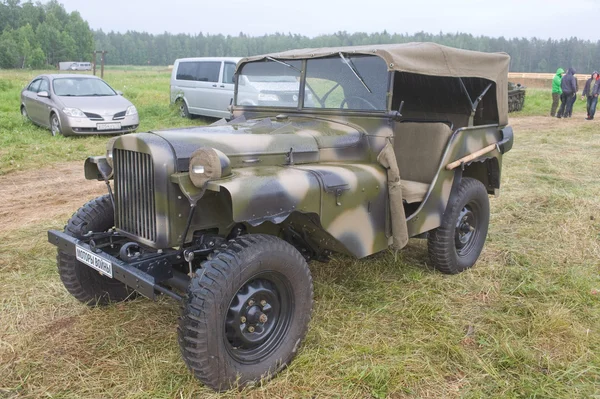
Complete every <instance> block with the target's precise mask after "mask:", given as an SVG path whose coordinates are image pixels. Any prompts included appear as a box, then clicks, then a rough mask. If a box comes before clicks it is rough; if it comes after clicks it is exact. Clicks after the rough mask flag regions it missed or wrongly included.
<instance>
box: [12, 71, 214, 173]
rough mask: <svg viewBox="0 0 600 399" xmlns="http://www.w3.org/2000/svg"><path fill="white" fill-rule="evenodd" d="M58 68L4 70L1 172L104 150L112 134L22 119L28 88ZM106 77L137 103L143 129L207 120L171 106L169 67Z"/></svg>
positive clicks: (117, 88) (72, 158) (77, 158)
mask: <svg viewBox="0 0 600 399" xmlns="http://www.w3.org/2000/svg"><path fill="white" fill-rule="evenodd" d="M55 72H56V71H14V70H0V129H1V131H2V134H0V175H2V174H5V173H8V172H11V171H16V170H25V169H29V168H33V167H38V166H39V165H44V164H48V163H52V162H59V161H69V160H82V159H85V157H87V156H88V155H97V154H102V153H104V147H105V143H106V142H107V140H108V138H107V137H106V136H92V137H52V136H51V134H50V131H49V130H46V129H43V128H40V127H37V126H36V125H34V124H32V123H31V122H28V121H24V120H23V119H22V117H21V115H20V113H19V106H20V93H21V90H22V88H23V87H25V86H26V85H27V83H28V82H29V81H30V80H31V79H33V78H34V77H35V76H37V75H39V74H41V73H55ZM98 74H99V72H98ZM104 78H105V80H106V81H107V82H108V83H109V84H110V85H111V86H112V87H113V88H114V89H115V90H121V91H122V92H123V94H124V96H125V97H126V98H127V99H129V100H130V101H131V102H132V103H133V104H134V105H135V106H136V107H137V109H138V112H139V116H140V126H139V128H138V131H148V130H152V129H161V128H166V127H173V126H191V125H202V124H206V123H207V121H206V120H205V119H203V118H198V119H193V120H188V119H182V118H181V117H180V116H179V114H178V113H177V110H176V109H174V108H173V107H171V106H170V105H169V80H170V72H169V71H168V70H166V68H156V67H154V68H150V67H142V68H125V69H120V70H117V69H115V70H112V69H110V70H107V71H105V74H104Z"/></svg>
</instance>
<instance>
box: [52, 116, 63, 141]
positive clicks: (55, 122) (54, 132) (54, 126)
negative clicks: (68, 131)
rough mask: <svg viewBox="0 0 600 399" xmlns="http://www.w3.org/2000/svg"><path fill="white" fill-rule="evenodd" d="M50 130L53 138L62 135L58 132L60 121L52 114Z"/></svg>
mask: <svg viewBox="0 0 600 399" xmlns="http://www.w3.org/2000/svg"><path fill="white" fill-rule="evenodd" d="M50 130H51V131H52V135H53V136H56V135H60V134H62V132H61V131H60V120H59V119H58V116H57V115H56V114H52V116H51V117H50Z"/></svg>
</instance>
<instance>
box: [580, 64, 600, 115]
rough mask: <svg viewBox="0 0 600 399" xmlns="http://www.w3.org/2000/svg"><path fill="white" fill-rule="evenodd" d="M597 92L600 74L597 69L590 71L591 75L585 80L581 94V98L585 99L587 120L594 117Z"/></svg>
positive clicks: (598, 92)
mask: <svg viewBox="0 0 600 399" xmlns="http://www.w3.org/2000/svg"><path fill="white" fill-rule="evenodd" d="M598 94H600V75H598V72H597V71H594V73H592V77H591V78H589V79H588V80H587V82H585V87H584V89H583V93H582V96H581V99H582V100H585V99H587V118H585V119H586V120H588V121H591V120H593V119H594V115H595V114H596V105H597V104H598Z"/></svg>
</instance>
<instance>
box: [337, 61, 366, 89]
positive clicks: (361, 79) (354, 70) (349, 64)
mask: <svg viewBox="0 0 600 399" xmlns="http://www.w3.org/2000/svg"><path fill="white" fill-rule="evenodd" d="M338 54H339V55H340V58H341V59H342V61H344V64H346V65H348V68H350V70H351V71H352V73H353V74H354V76H356V79H358V80H360V83H362V85H363V86H365V89H367V91H368V92H369V93H373V92H372V91H371V89H369V86H367V84H366V83H365V81H364V80H363V78H361V77H360V75H359V74H358V72H357V71H356V68H355V67H354V64H353V63H352V60H351V59H350V58H346V57H344V54H342V52H341V51H340V52H339V53H338Z"/></svg>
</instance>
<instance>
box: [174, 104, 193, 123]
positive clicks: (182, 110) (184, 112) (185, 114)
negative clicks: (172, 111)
mask: <svg viewBox="0 0 600 399" xmlns="http://www.w3.org/2000/svg"><path fill="white" fill-rule="evenodd" d="M177 105H178V106H179V116H181V117H182V118H187V119H191V118H192V116H191V115H190V111H189V109H188V106H187V103H186V102H185V100H183V99H180V100H179V101H177Z"/></svg>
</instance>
